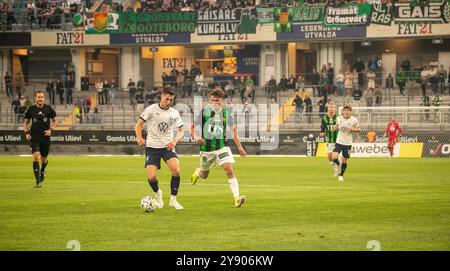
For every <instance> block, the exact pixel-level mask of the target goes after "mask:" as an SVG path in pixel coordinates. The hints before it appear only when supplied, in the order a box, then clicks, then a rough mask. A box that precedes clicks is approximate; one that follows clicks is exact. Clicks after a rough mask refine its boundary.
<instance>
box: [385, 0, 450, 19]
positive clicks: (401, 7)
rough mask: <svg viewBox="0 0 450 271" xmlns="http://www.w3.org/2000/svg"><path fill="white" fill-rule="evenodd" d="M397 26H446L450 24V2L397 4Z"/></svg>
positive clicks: (445, 0) (446, 0) (444, 0)
mask: <svg viewBox="0 0 450 271" xmlns="http://www.w3.org/2000/svg"><path fill="white" fill-rule="evenodd" d="M394 7H395V16H394V21H395V23H396V24H446V23H449V22H450V1H449V0H440V1H410V2H407V3H395V4H394Z"/></svg>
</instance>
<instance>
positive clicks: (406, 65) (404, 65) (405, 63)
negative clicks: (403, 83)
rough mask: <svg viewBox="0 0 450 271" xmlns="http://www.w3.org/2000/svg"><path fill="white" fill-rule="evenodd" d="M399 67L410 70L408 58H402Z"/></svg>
mask: <svg viewBox="0 0 450 271" xmlns="http://www.w3.org/2000/svg"><path fill="white" fill-rule="evenodd" d="M401 67H402V68H403V70H404V71H410V70H411V62H410V61H409V59H405V60H403V61H402V65H401Z"/></svg>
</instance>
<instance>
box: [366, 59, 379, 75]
mask: <svg viewBox="0 0 450 271" xmlns="http://www.w3.org/2000/svg"><path fill="white" fill-rule="evenodd" d="M378 60H379V58H378V57H377V56H375V55H374V56H372V59H370V60H369V62H367V67H368V68H369V69H370V70H372V71H374V72H375V71H377V70H378Z"/></svg>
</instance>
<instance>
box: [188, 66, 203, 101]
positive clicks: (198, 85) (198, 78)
mask: <svg viewBox="0 0 450 271" xmlns="http://www.w3.org/2000/svg"><path fill="white" fill-rule="evenodd" d="M192 70H193V69H192ZM192 70H191V72H192ZM195 86H196V88H197V92H198V93H199V94H200V95H201V94H202V93H203V92H202V90H203V86H204V78H203V73H202V71H200V70H198V73H197V75H196V76H195Z"/></svg>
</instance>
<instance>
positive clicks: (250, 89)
mask: <svg viewBox="0 0 450 271" xmlns="http://www.w3.org/2000/svg"><path fill="white" fill-rule="evenodd" d="M245 91H246V93H247V96H248V97H250V98H252V103H255V83H254V82H253V79H252V78H251V77H250V76H247V80H246V81H245Z"/></svg>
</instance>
